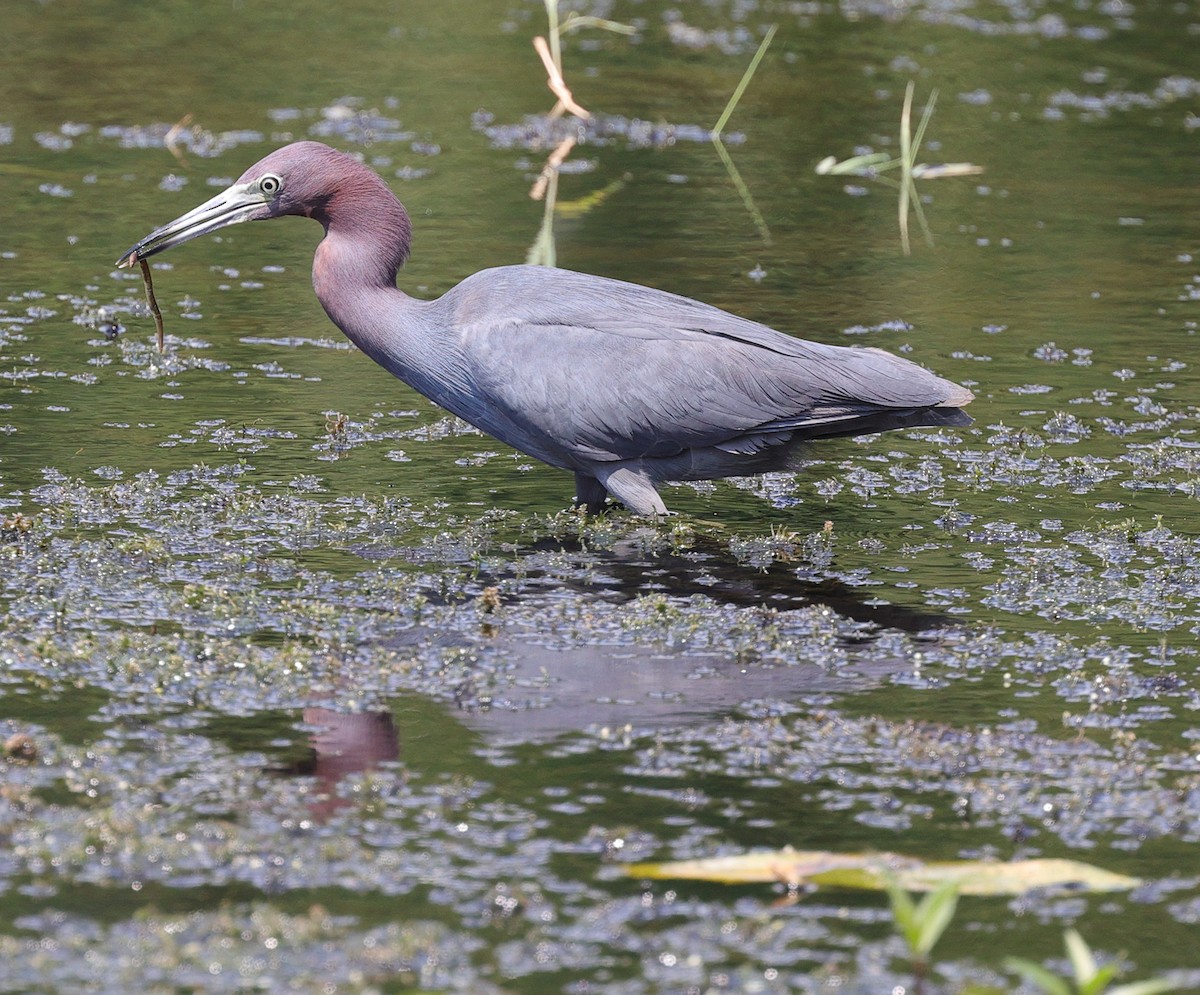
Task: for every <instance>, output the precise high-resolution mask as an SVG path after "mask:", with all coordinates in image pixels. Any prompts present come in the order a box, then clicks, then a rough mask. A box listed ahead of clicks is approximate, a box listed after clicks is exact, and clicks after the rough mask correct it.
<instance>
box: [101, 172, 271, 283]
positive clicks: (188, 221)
mask: <svg viewBox="0 0 1200 995" xmlns="http://www.w3.org/2000/svg"><path fill="white" fill-rule="evenodd" d="M268 211H269V208H268V201H267V198H266V197H265V196H264V195H263V193H262V191H261V190H259V188H258V185H257V184H255V183H235V184H234V185H233V186H231V187H229V188H227V189H226V190H224V191H222V192H221V193H219V194H217V195H216V196H215V197H213V198H212V200H206V201H205V202H204V203H203V204H201V205H200V206H199V207H194V208H192V210H190V211H188V212H187V214H184V215H182V216H181V217H178V218H176V219H175V220H174V221H169V222H168V223H167V224H165V225H163V226H162V227H161V228H155V229H154V231H152V232H151V233H150V234H149V235H147V236H146V237H145V238H143V239H142V240H141V241H140V242H138V243H137V245H135V246H133V248H131V249H130V250H129V251H128V252H126V253H125V255H123V256H122V257H121V258H120V259H118V260H117V265H118V266H132V265H133V264H134V263H136V262H137V261H138V260H139V259H145V258H146V257H148V256H153V255H156V254H157V253H159V252H163V251H165V250H166V249H170V248H172V247H173V246H176V245H182V244H183V243H184V242H190V241H191V240H192V239H193V238H198V237H199V236H201V235H207V234H208V233H209V232H212V231H216V230H217V229H218V228H224V227H225V226H226V225H236V224H238V223H240V222H242V221H253V220H255V219H256V218H265V217H268V216H269V214H268Z"/></svg>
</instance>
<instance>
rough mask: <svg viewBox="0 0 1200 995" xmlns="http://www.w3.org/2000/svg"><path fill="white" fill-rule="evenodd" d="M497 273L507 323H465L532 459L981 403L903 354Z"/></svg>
mask: <svg viewBox="0 0 1200 995" xmlns="http://www.w3.org/2000/svg"><path fill="white" fill-rule="evenodd" d="M530 269H533V270H534V271H533V273H530V272H528V271H529V270H530ZM512 271H517V272H515V273H514V272H512ZM489 274H497V275H498V278H499V279H500V281H501V283H507V282H508V281H509V280H512V281H514V284H513V285H511V286H508V287H506V288H503V292H502V293H501V292H500V291H501V288H498V287H497V286H495V285H489V286H485V287H484V288H483V289H484V290H485V291H488V296H492V294H493V293H494V294H496V295H497V296H496V297H495V298H494V299H496V300H504V301H506V302H507V304H506V306H505V307H504V308H503V310H500V311H498V310H497V308H496V306H495V305H492V306H489V307H482V308H480V309H479V311H477V314H480V315H484V316H486V317H484V318H483V320H476V321H471V320H465V321H464V320H462V319H463V318H468V315H467V314H460V317H459V321H460V329H461V333H460V334H461V342H462V345H463V351H464V356H465V358H466V360H467V362H468V365H469V368H470V371H471V376H472V379H473V381H474V388H475V390H476V392H477V394H478V396H479V397H480V398H481V399H486V403H487V404H488V405H489V406H490V407H491V408H492V409H493V412H494V414H496V415H498V416H503V418H504V419H505V420H507V421H508V422H509V423H510V424H511V425H512V426H514V427H515V428H516V429H517V430H518V431H519V432H520V433H523V435H522V437H521V438H519V439H517V440H515V441H517V442H521V443H524V444H526V445H527V446H528V445H530V444H531V443H532V442H533V441H534V440H535V437H544V438H548V439H553V440H555V441H556V442H557V443H558V444H559V445H562V446H565V447H566V448H568V449H569V450H570V451H571V452H573V453H574V454H575V455H578V456H580V457H582V458H585V459H631V458H636V457H666V456H672V455H676V454H678V453H680V452H683V451H684V450H687V449H697V448H712V447H716V448H721V449H725V450H728V451H730V452H739V453H742V452H744V453H751V452H754V451H756V450H758V449H760V448H762V447H763V446H766V445H771V444H774V443H777V442H779V441H782V440H783V439H784V438H787V437H790V436H791V434H793V433H795V432H800V433H801V434H813V435H821V434H836V429H835V428H833V426H836V425H837V424H839V423H847V424H849V423H854V422H859V421H862V420H863V419H864V418H865V417H867V416H869V415H870V414H872V413H874V412H879V411H881V410H895V409H898V408H914V407H924V406H932V405H939V404H947V403H949V404H953V403H962V402H963V401H965V400H966V399H969V398H970V394H969V392H967V391H965V390H964V389H963V388H961V387H958V386H957V385H955V384H952V383H950V382H949V381H946V380H943V379H941V378H940V377H937V376H935V375H934V374H932V373H929V372H928V371H926V370H924V369H923V368H921V367H919V366H917V365H915V364H913V363H910V362H908V361H907V360H904V359H900V358H899V357H896V356H892V355H891V354H890V353H886V352H882V351H880V350H877V349H858V348H844V347H836V346H825V345H820V344H817V343H812V342H805V341H803V340H800V339H794V338H791V337H789V336H786V335H783V334H781V333H779V332H776V331H774V330H773V329H770V328H767V327H766V326H764V325H759V324H756V323H754V322H750V321H746V320H744V319H741V318H737V317H735V316H734V315H731V314H729V313H727V312H725V311H721V310H719V309H717V308H713V307H709V306H707V305H704V304H701V303H699V302H697V301H693V300H690V299H688V298H684V297H678V296H676V295H673V294H667V293H663V292H662V291H657V290H653V289H650V288H646V287H640V286H637V285H634V284H627V283H621V282H618V281H612V280H601V279H599V278H596V277H581V276H580V275H579V274H574V273H570V272H568V271H563V270H549V271H547V270H538V269H536V268H530V267H508V268H505V269H502V270H491V271H484V273H483V274H478V275H477V277H476V278H473V279H477V278H478V276H486V275H489ZM547 276H548V277H549V279H547ZM494 279H495V278H494ZM469 282H470V281H468V283H469ZM462 286H466V284H464V285H462ZM497 314H501V315H503V317H500V318H499V319H497V317H496V315H497ZM955 392H957V397H958V398H959V400H958V401H957V402H956V400H955V398H956V394H955ZM484 427H487V428H488V429H489V431H496V426H484ZM867 430H869V428H864V429H863V431H867ZM496 434H501V433H500V432H499V431H496ZM501 437H503V435H501ZM510 441H513V440H510Z"/></svg>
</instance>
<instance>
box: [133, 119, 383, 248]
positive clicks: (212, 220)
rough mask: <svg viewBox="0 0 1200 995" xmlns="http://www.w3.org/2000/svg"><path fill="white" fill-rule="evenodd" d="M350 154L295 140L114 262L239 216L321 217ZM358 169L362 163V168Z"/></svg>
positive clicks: (214, 228)
mask: <svg viewBox="0 0 1200 995" xmlns="http://www.w3.org/2000/svg"><path fill="white" fill-rule="evenodd" d="M346 160H348V161H350V162H353V163H354V164H355V165H357V161H356V160H352V159H350V157H349V156H347V155H345V154H344V153H342V152H338V151H336V150H334V149H331V148H330V147H329V146H328V145H322V144H321V143H320V142H294V143H293V144H291V145H285V146H284V147H283V148H281V149H277V150H276V151H274V152H272V153H271V154H270V155H268V156H266V157H265V158H263V159H260V160H259V161H258V162H256V163H255V164H254V165H253V166H251V167H250V168H249V169H247V170H246V172H244V173H243V174H242V175H241V176H240V177H239V178H238V180H237V182H236V183H234V184H232V185H231V186H229V187H227V188H226V189H225V190H222V191H221V192H220V193H219V194H217V195H216V196H215V197H213V198H212V199H211V200H207V201H205V202H204V203H203V204H201V205H200V206H199V207H194V208H192V210H190V211H188V212H187V213H186V214H183V215H180V216H179V217H178V218H176V219H175V220H174V221H169V222H167V224H165V225H163V226H162V227H160V228H155V229H154V231H152V232H151V233H150V234H149V235H147V236H146V237H145V238H143V239H142V240H141V241H139V242H138V243H137V244H136V245H134V246H133V247H131V248H130V249H129V251H128V252H126V253H125V254H124V255H123V256H122V257H121V258H120V259H119V260H118V261H117V265H118V266H132V265H134V263H136V262H137V261H138V260H139V259H146V258H147V257H149V256H153V255H157V254H158V253H160V252H164V251H165V250H167V249H170V248H173V247H174V246H176V245H182V244H183V243H184V242H189V241H191V240H192V239H193V238H198V237H199V236H201V235H207V234H208V233H209V232H214V231H217V230H218V229H221V228H225V227H227V226H229V225H236V224H239V223H241V222H243V221H266V220H267V219H268V218H277V217H281V216H283V215H285V214H296V215H302V216H308V217H316V218H318V219H319V220H320V219H321V217H322V211H323V209H324V206H325V204H326V203H327V202H328V200H329V199H330V197H332V196H333V194H334V192H335V190H336V185H335V184H334V183H333V178H334V177H336V176H337V175H338V169H337V167H338V166H339V165H340V164H341V163H342V162H344V161H346ZM360 168H361V167H360Z"/></svg>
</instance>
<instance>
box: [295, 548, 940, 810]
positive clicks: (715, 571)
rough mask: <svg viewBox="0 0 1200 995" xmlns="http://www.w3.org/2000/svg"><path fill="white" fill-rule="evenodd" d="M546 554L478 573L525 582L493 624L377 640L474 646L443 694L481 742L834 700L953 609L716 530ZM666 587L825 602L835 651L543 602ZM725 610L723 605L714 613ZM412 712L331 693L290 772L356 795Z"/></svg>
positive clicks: (685, 596)
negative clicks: (757, 646) (583, 626)
mask: <svg viewBox="0 0 1200 995" xmlns="http://www.w3.org/2000/svg"><path fill="white" fill-rule="evenodd" d="M545 558H552V559H553V561H554V563H555V564H556V568H555V569H554V570H553V571H550V570H547V571H545V572H544V573H542V574H541V575H539V571H538V570H536V569H530V570H527V571H524V572H522V573H521V575H520V581H519V583H517V582H516V575H515V573H513V574H503V573H500V572H497V573H493V574H491V575H481V576H480V577H478V578H477V581H476V582H477V583H478V584H480V585H489V584H499V585H502V586H504V587H505V588H507V589H510V590H512V589H514V588H515V590H516V593H515V594H513V595H506V596H505V607H504V608H502V609H501V610H500V613H499V615H498V616H496V619H497V620H496V623H495V624H493V623H492V622H490V621H488V619H490V618H492V616H491V615H488V614H483V615H481V616H480V624H477V625H473V626H453V627H448V628H441V629H437V630H434V629H433V628H431V627H425V626H415V627H409V628H405V629H403V630H399V631H397V632H395V633H394V634H393V635H392V636H389V637H387V638H386V639H385V640H383V641H382V643H381V644H380V645H379V646H378V647H377V648H378V649H379V650H380V651H388V652H400V653H403V652H406V651H408V650H413V651H416V649H417V647H425V648H428V647H430V646H432V647H434V649H435V650H440V651H445V652H450V653H453V652H455V651H459V650H465V651H468V652H469V653H470V655H471V656H472V658H473V659H474V660H475V665H474V669H473V670H472V672H471V674H470V675H469V676H467V677H466V678H465V679H459V680H458V681H457V683H455V684H454V685H453V686H452V687H444V688H442V689H441V693H440V695H438V694H435V695H434V697H435V698H436V697H441V698H442V701H443V702H444V704H443V705H442V706H441V707H442V708H444V709H445V712H444V713H443V714H445V715H446V717H447V718H448V719H451V720H452V721H455V722H459V723H461V724H462V725H463V726H465V727H466V729H467V730H470V734H469V736H470V738H471V739H476V738H478V739H477V741H478V742H481V743H483V744H488V745H492V746H512V745H516V744H521V743H534V742H543V743H544V742H547V741H549V740H553V739H556V738H559V737H562V736H570V735H577V734H579V733H590V734H599V735H603V736H609V735H631V734H638V733H643V732H647V731H652V730H655V729H665V728H670V727H674V728H679V727H687V726H695V725H704V724H708V723H713V722H720V721H721V720H722V719H725V718H728V717H731V716H736V715H737V714H739V713H740V712H741V710H742V708H743V706H745V705H746V704H747V703H749V702H768V703H770V702H774V703H776V705H782V706H785V707H789V708H801V709H803V708H808V707H820V706H821V705H822V703H826V704H827V703H828V702H829V700H830V699H831V698H833V697H838V696H841V695H845V694H852V693H855V692H861V691H865V690H869V689H871V688H874V687H877V686H879V685H880V684H882V683H885V682H887V681H888V680H890V679H891V678H892V677H894V676H895V675H896V674H898V673H900V672H902V671H904V670H906V669H908V668H909V667H910V666H911V663H910V662H909V661H908V660H907V659H905V658H904V656H903V655H902V654H900V653H897V652H896V651H895V650H894V649H890V648H888V647H886V646H883V645H881V644H880V641H879V639H878V636H879V635H880V634H881V633H882V632H886V631H892V632H902V633H905V634H907V635H908V636H909V637H913V636H915V637H916V638H918V639H921V640H923V641H924V640H936V639H938V638H939V636H938V633H939V632H940V631H942V630H946V629H947V628H949V627H950V626H951V625H952V624H953V623H952V621H951V620H950V619H949V618H948V617H947V616H945V615H942V614H939V613H935V612H923V611H914V610H911V609H907V608H903V607H900V606H896V605H880V604H878V603H868V598H869V597H870V596H869V595H868V594H867V593H866V592H864V591H863V590H860V589H855V588H853V587H850V586H848V585H846V584H844V583H842V582H841V581H838V580H835V579H829V578H825V579H821V580H816V581H813V580H805V579H803V578H800V577H798V576H797V572H796V568H795V565H794V564H789V563H782V562H776V563H772V564H769V565H767V566H766V567H762V568H758V567H753V566H748V565H746V564H743V563H740V562H738V561H737V559H736V558H735V557H733V556H732V555H731V553H730V552H729V550H728V548H727V547H725V546H723V545H722V544H720V543H719V542H718V541H716V540H710V539H707V538H704V537H701V538H699V539H697V540H695V541H693V542H692V543H691V545H690V547H689V549H688V550H687V551H686V552H685V553H680V552H675V551H661V550H658V551H648V550H647V549H646V548H644V547H643V546H642V545H641V544H640V543H638V542H637V541H636V540H629V541H624V540H621V541H617V542H615V543H614V544H612V545H611V546H610V547H608V548H606V549H603V550H596V549H592V548H589V547H588V545H587V544H586V543H585V542H584V541H582V540H580V541H568V540H564V539H561V538H548V539H542V540H538V541H536V542H533V543H530V544H528V545H526V546H524V547H522V548H521V550H520V551H519V554H518V556H517V557H516V558H515V559H516V560H519V561H521V562H524V563H527V564H535V563H537V562H539V560H540V559H545ZM514 562H515V561H514ZM544 582H549V583H544ZM655 593H660V594H664V595H669V596H670V597H671V598H672V599H677V600H679V601H687V600H689V599H690V598H692V596H694V595H703V596H704V598H705V599H707V600H706V601H705V602H704V604H706V605H708V604H711V605H713V606H715V607H716V610H717V611H718V612H720V611H721V610H722V609H729V610H731V611H733V612H734V613H737V614H739V615H740V614H746V615H750V617H751V618H754V619H759V618H761V619H763V622H762V624H764V625H765V624H767V622H766V619H767V618H768V617H769V614H767V613H762V612H761V611H759V612H756V613H743V609H764V608H766V609H772V608H773V609H777V610H778V611H780V612H785V611H789V610H811V609H814V608H815V609H818V610H822V611H823V612H824V613H825V615H826V616H827V617H829V618H830V619H831V621H830V625H829V629H831V630H833V631H835V632H836V633H837V635H836V636H835V637H834V641H835V643H836V652H834V651H832V650H831V648H830V645H829V643H828V642H827V641H821V640H820V639H817V640H814V641H813V642H812V643H811V644H807V645H806V644H805V643H804V642H803V641H801V642H800V644H798V645H797V648H796V651H795V653H794V654H793V655H790V656H787V657H785V658H779V657H778V656H774V657H771V658H767V657H764V658H761V659H760V658H755V657H754V656H753V655H752V656H750V657H740V656H738V655H736V654H732V653H730V652H729V651H728V650H726V649H722V648H721V647H720V645H719V641H710V640H705V639H701V640H699V641H698V642H697V643H696V644H693V643H691V642H689V641H687V640H680V641H674V640H668V639H659V638H656V637H654V636H653V635H651V636H649V637H644V636H639V637H635V638H632V639H631V638H629V636H628V633H624V634H616V633H614V632H613V631H612V630H606V629H604V628H603V627H601V628H600V629H599V630H597V631H595V632H588V633H586V634H585V635H584V637H583V638H579V637H575V636H573V637H567V638H564V634H563V632H562V631H561V628H560V627H559V626H558V624H557V623H556V621H555V619H554V617H553V613H552V611H551V610H550V609H545V610H544V611H543V608H544V606H545V605H546V604H547V602H548V601H549V602H556V601H557V602H561V601H564V600H570V601H573V602H576V603H577V604H579V605H582V606H583V610H584V611H588V612H590V611H592V610H595V611H597V612H601V613H602V612H604V611H606V610H609V609H613V608H616V609H617V610H618V611H619V609H620V606H622V605H627V604H629V603H631V602H633V601H634V600H636V599H637V598H639V597H642V596H645V595H647V594H650V595H653V594H655ZM522 601H525V602H527V603H526V604H522ZM725 621H726V620H723V619H722V618H720V617H716V616H714V617H713V618H712V625H714V626H720V625H722V624H725ZM460 677H461V675H460ZM430 705H431V706H432V707H434V708H435V709H436V708H437V707H438V706H437V705H436V704H435V703H434V702H432V701H431V702H430ZM405 715H406V707H405V706H404V705H403V703H401V702H397V704H396V708H394V709H392V710H369V711H366V712H343V711H341V710H339V709H338V708H336V707H332V708H331V707H328V702H325V703H323V704H322V705H320V706H313V707H309V708H307V709H305V710H304V712H303V726H304V728H305V730H306V732H307V735H308V745H309V749H310V750H311V755H310V756H311V759H310V761H308V762H306V763H305V764H302V765H300V766H298V767H295V768H292V770H291V771H290V773H298V774H306V775H310V776H313V777H315V778H316V779H317V781H318V782H319V784H320V785H321V790H320V792H319V795H320V798H321V799H325V801H322V802H319V803H318V804H317V805H316V809H315V814H316V815H317V817H318V818H319V819H322V818H325V817H327V816H328V815H330V814H331V813H332V812H333V811H334V810H336V808H337V807H339V805H340V804H342V803H341V802H339V801H337V797H338V793H337V790H336V787H337V783H338V782H339V781H340V780H342V779H343V778H344V777H346V776H348V775H352V774H356V773H359V772H362V771H366V770H370V769H371V768H373V767H375V766H378V764H380V763H386V762H388V761H390V760H395V759H396V758H397V756H398V755H399V753H400V752H401V750H402V747H401V745H400V744H402V743H403V742H404V741H405V739H406V729H405V724H406V720H405Z"/></svg>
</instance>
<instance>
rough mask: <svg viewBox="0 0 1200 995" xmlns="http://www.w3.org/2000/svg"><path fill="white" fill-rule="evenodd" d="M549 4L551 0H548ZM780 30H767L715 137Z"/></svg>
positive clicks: (774, 26) (774, 27) (725, 123)
mask: <svg viewBox="0 0 1200 995" xmlns="http://www.w3.org/2000/svg"><path fill="white" fill-rule="evenodd" d="M547 2H549V0H547ZM778 28H779V25H778V24H772V25H771V27H770V28H768V29H767V33H766V35H765V36H764V37H763V40H762V44H760V45H759V46H758V51H757V52H755V53H754V58H753V59H751V60H750V65H748V66H747V67H746V71H745V72H744V73H742V78H741V81H740V82H739V83H738V85H737V89H735V90H734V91H733V96H732V97H730V98H729V103H727V104H726V105H725V110H724V111H723V112H722V114H721V117H720V118H719V119H718V120H717V123H716V126H715V127H714V128H713V130H712V133H713V135H714V137H717V138H719V137H720V136H721V132H723V131H724V130H725V125H727V124H728V123H729V118H730V116H731V115H732V114H733V109H734V108H735V107H737V105H738V101H739V100H741V99H742V94H743V93H745V92H746V87H747V86H749V85H750V80H752V79H753V78H754V73H755V72H756V71H757V70H758V64H759V63H760V62H762V57H763V56H764V55H766V54H767V49H768V48H769V47H770V45H771V39H773V38H774V37H775V32H776V30H777V29H778Z"/></svg>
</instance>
